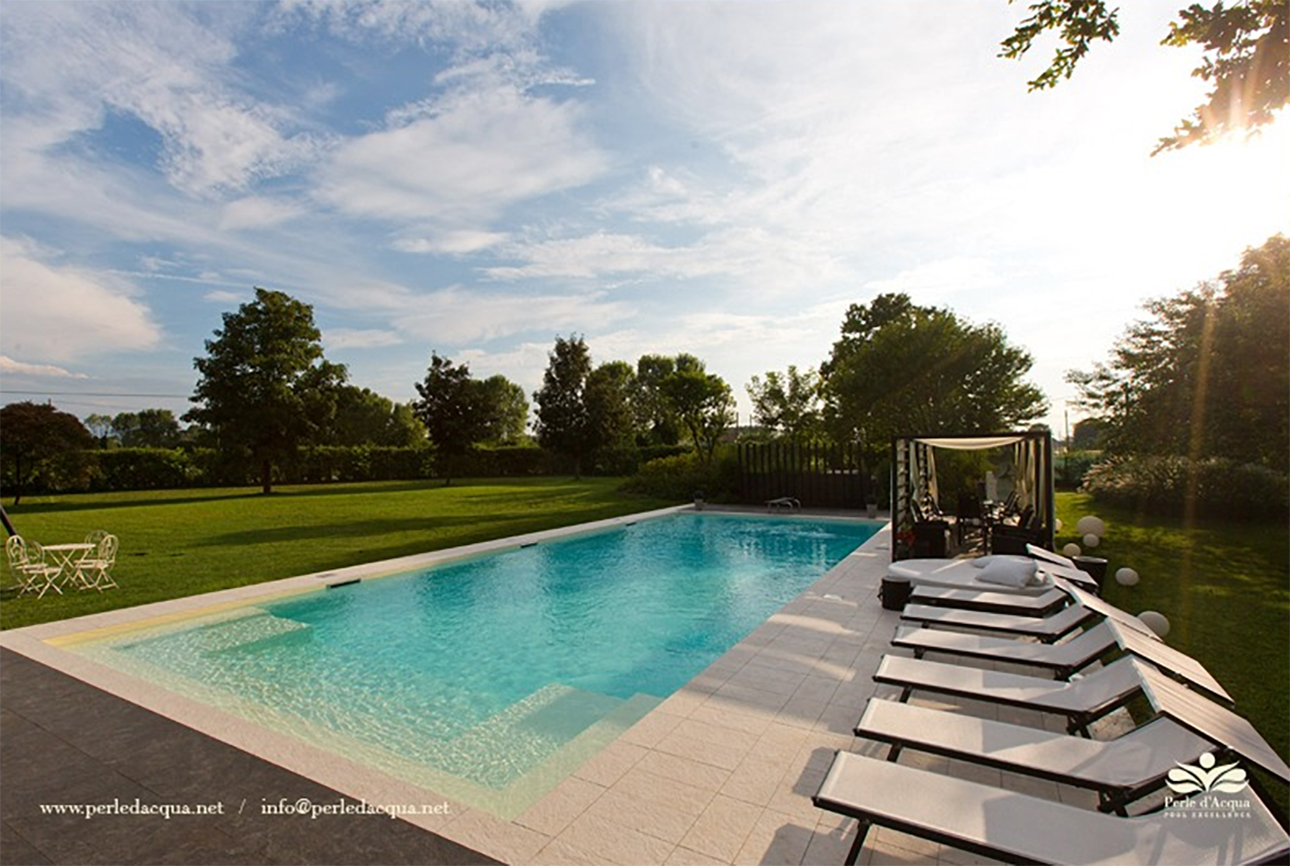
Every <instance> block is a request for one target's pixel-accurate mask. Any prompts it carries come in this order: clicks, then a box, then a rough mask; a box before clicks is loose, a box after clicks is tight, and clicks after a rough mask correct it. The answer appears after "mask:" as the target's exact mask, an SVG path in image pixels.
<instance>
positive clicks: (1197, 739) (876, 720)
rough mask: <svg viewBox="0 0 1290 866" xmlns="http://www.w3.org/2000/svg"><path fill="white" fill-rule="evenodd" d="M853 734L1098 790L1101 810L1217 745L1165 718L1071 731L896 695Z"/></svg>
mask: <svg viewBox="0 0 1290 866" xmlns="http://www.w3.org/2000/svg"><path fill="white" fill-rule="evenodd" d="M855 732H856V735H857V736H861V737H865V738H866V739H870V740H877V741H878V742H882V743H889V744H890V745H891V747H892V750H891V752H890V753H889V754H888V756H887V760H889V761H894V760H896V757H897V755H899V753H900V751H901V750H902V749H905V748H909V749H915V750H917V751H920V752H930V753H932V754H935V755H943V756H945V757H949V758H956V759H960V760H966V761H971V762H973V763H976V764H983V765H985V766H989V767H995V768H998V769H1001V770H1008V771H1011V772H1014V773H1024V774H1026V775H1031V776H1038V777H1039V778H1042V779H1050V780H1052V781H1054V782H1061V783H1063V784H1067V785H1074V786H1076V787H1080V788H1088V789H1091V790H1094V791H1096V792H1097V793H1098V797H1099V799H1100V801H1101V804H1102V805H1101V808H1102V809H1103V811H1120V812H1122V813H1123V810H1124V808H1125V806H1126V804H1128V803H1132V802H1133V801H1135V800H1137V799H1139V798H1140V797H1142V796H1144V795H1145V794H1148V793H1150V792H1152V791H1154V790H1156V789H1157V788H1159V787H1160V786H1162V785H1163V784H1164V782H1165V776H1166V774H1167V773H1168V772H1169V771H1170V770H1171V769H1173V768H1174V767H1176V766H1177V762H1191V763H1194V762H1195V761H1196V760H1198V759H1199V758H1200V756H1201V755H1203V754H1205V753H1206V752H1212V751H1214V750H1216V749H1218V748H1219V745H1218V744H1216V743H1213V742H1211V741H1210V740H1208V739H1206V738H1205V737H1202V736H1200V735H1198V734H1196V733H1194V732H1193V731H1191V730H1189V729H1187V728H1185V727H1183V726H1182V725H1180V724H1178V723H1177V722H1174V721H1172V720H1171V719H1168V718H1156V719H1153V720H1151V721H1150V722H1148V723H1147V724H1145V725H1142V726H1141V727H1137V728H1134V729H1133V730H1131V731H1129V732H1128V733H1126V734H1124V735H1122V736H1120V737H1117V738H1116V739H1114V740H1089V739H1084V738H1083V737H1071V736H1068V735H1066V734H1057V733H1053V732H1051V731H1044V730H1040V729H1037V728H1029V727H1025V726H1024V725H1010V724H1006V723H1004V722H996V721H993V720H990V719H978V718H975V717H973V716H968V715H963V714H962V713H950V712H946V711H944V710H935V709H931V708H929V707H919V706H913V705H911V704H904V703H900V702H898V701H888V700H883V699H881V698H871V699H870V700H869V704H868V706H866V707H865V712H864V715H863V716H862V717H861V718H860V722H859V723H858V724H857V725H856V728H855Z"/></svg>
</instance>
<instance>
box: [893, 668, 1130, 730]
mask: <svg viewBox="0 0 1290 866" xmlns="http://www.w3.org/2000/svg"><path fill="white" fill-rule="evenodd" d="M1146 666H1147V665H1145V664H1144V663H1143V662H1140V661H1138V660H1137V659H1135V658H1134V657H1133V656H1125V657H1124V658H1122V659H1117V660H1116V661H1114V662H1112V663H1111V664H1109V665H1107V666H1106V667H1104V668H1099V669H1097V670H1095V671H1093V672H1092V673H1090V674H1089V675H1088V676H1086V677H1082V678H1080V679H1078V680H1072V681H1070V682H1064V681H1062V680H1050V679H1046V678H1044V677H1028V676H1024V675H1022V674H1010V673H1004V672H1002V671H988V670H982V669H981V668H970V667H965V666H963V665H950V664H943V663H941V662H929V661H927V660H926V659H911V658H906V657H905V656H893V655H885V656H883V657H882V660H881V661H880V662H879V663H878V670H876V671H874V674H873V679H874V681H875V682H878V683H882V684H883V685H888V686H898V687H900V689H901V690H902V691H901V698H900V699H901V700H902V701H905V700H908V699H909V696H910V695H911V694H912V693H913V692H916V691H924V692H933V693H935V694H942V695H952V696H954V697H959V698H969V699H971V700H978V701H986V702H988V703H995V704H1003V705H1005V706H1012V707H1024V708H1026V709H1031V710H1040V711H1042V712H1046V713H1056V714H1059V715H1063V716H1065V717H1066V719H1067V730H1069V731H1072V732H1074V731H1078V732H1079V733H1081V734H1084V735H1085V736H1087V734H1088V726H1089V725H1090V724H1091V723H1092V722H1094V721H1096V720H1097V719H1099V718H1101V717H1102V716H1104V715H1106V714H1107V713H1109V712H1111V711H1112V710H1115V709H1118V708H1119V707H1122V706H1124V705H1125V704H1126V703H1128V701H1129V700H1130V699H1132V698H1133V697H1134V696H1135V695H1137V694H1140V693H1141V692H1142V688H1143V677H1142V675H1141V674H1140V673H1139V669H1140V668H1142V667H1146Z"/></svg>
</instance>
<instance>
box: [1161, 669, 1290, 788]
mask: <svg viewBox="0 0 1290 866" xmlns="http://www.w3.org/2000/svg"><path fill="white" fill-rule="evenodd" d="M1141 676H1142V692H1143V694H1144V695H1146V698H1147V700H1148V702H1150V704H1151V706H1152V708H1153V709H1154V710H1155V711H1156V712H1158V713H1160V714H1161V715H1163V716H1167V717H1168V718H1171V719H1173V720H1174V721H1176V722H1178V723H1179V724H1180V725H1183V726H1185V727H1187V728H1190V729H1191V730H1193V731H1195V732H1196V733H1198V734H1200V735H1201V736H1202V737H1205V738H1206V739H1210V740H1213V741H1214V742H1216V743H1221V744H1222V745H1223V746H1224V747H1226V748H1227V749H1228V750H1229V751H1231V752H1233V753H1235V754H1237V755H1240V757H1241V758H1242V760H1245V761H1249V762H1250V763H1251V764H1253V765H1254V766H1256V767H1259V768H1261V769H1263V770H1265V771H1266V772H1268V773H1270V774H1272V775H1273V776H1276V777H1278V778H1279V779H1281V780H1282V781H1285V782H1290V766H1287V765H1286V762H1285V760H1284V759H1283V758H1282V757H1281V756H1280V755H1279V754H1278V753H1277V752H1276V750H1275V749H1273V748H1272V747H1271V746H1270V745H1268V741H1267V740H1265V739H1263V735H1262V734H1260V733H1259V732H1258V731H1257V730H1255V728H1254V725H1252V724H1250V722H1249V720H1248V719H1246V718H1244V717H1242V716H1239V715H1237V714H1236V713H1234V712H1233V711H1231V710H1229V709H1228V708H1227V707H1225V706H1223V705H1222V704H1219V703H1217V702H1215V701H1212V700H1210V699H1209V698H1207V697H1205V696H1204V695H1202V694H1200V693H1198V692H1195V691H1192V690H1191V689H1189V688H1187V687H1186V686H1183V685H1182V684H1181V683H1177V682H1174V681H1173V680H1171V679H1170V678H1169V677H1167V676H1165V675H1164V674H1162V673H1160V672H1159V671H1157V670H1155V669H1154V668H1153V667H1152V666H1151V665H1142V668H1141Z"/></svg>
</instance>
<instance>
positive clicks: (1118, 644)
mask: <svg viewBox="0 0 1290 866" xmlns="http://www.w3.org/2000/svg"><path fill="white" fill-rule="evenodd" d="M891 643H892V646H897V647H901V648H902V649H909V650H913V652H914V657H915V658H922V657H923V655H924V654H926V653H928V652H937V653H945V654H947V655H956V656H963V657H965V658H975V659H984V660H987V661H997V662H1008V663H1011V664H1020V665H1031V666H1034V667H1042V668H1049V669H1050V670H1052V671H1053V674H1054V676H1056V677H1057V678H1058V679H1069V678H1070V676H1071V674H1073V673H1074V672H1075V671H1078V670H1080V669H1081V668H1085V667H1087V666H1088V665H1090V664H1092V663H1093V662H1095V661H1097V660H1098V659H1100V658H1102V657H1103V656H1105V655H1107V654H1108V653H1109V652H1111V651H1112V650H1116V649H1119V650H1122V651H1124V652H1126V653H1131V654H1132V655H1136V656H1138V657H1140V658H1144V659H1146V660H1147V661H1149V662H1151V663H1152V664H1154V665H1155V666H1156V667H1158V668H1159V669H1160V670H1162V671H1164V672H1165V673H1166V674H1168V675H1170V676H1172V677H1174V678H1176V679H1181V680H1186V681H1187V682H1189V683H1191V684H1192V685H1195V686H1199V687H1200V688H1202V689H1204V690H1205V691H1207V692H1209V693H1210V694H1212V695H1215V696H1216V697H1219V698H1221V699H1223V700H1224V701H1227V702H1228V703H1232V702H1233V700H1232V696H1231V695H1229V694H1228V693H1227V690H1226V689H1224V688H1223V686H1222V685H1221V684H1220V683H1219V682H1218V680H1216V679H1215V678H1214V675H1213V674H1211V673H1210V672H1209V671H1208V670H1206V669H1205V666H1204V665H1202V664H1201V663H1200V662H1198V661H1197V660H1196V659H1194V658H1192V657H1191V656H1189V655H1187V654H1186V653H1184V652H1180V651H1179V650H1176V649H1174V648H1173V647H1170V646H1168V645H1167V644H1165V643H1163V642H1161V641H1158V640H1152V639H1151V638H1149V637H1147V636H1146V635H1144V634H1141V633H1140V632H1138V631H1136V630H1134V629H1132V628H1126V627H1124V626H1123V625H1121V624H1120V623H1118V622H1116V621H1115V620H1112V619H1104V620H1102V621H1101V622H1100V623H1098V624H1097V625H1095V626H1093V627H1092V628H1090V629H1088V630H1087V631H1083V632H1080V633H1079V634H1077V635H1075V636H1073V637H1071V638H1070V639H1069V640H1065V641H1062V642H1061V643H1050V644H1044V643H1033V642H1031V641H1018V640H1011V639H1009V638H999V637H988V636H984V635H973V634H965V633H962V632H953V631H946V630H944V629H938V628H909V627H906V628H901V629H897V631H896V636H895V637H893V638H892V640H891Z"/></svg>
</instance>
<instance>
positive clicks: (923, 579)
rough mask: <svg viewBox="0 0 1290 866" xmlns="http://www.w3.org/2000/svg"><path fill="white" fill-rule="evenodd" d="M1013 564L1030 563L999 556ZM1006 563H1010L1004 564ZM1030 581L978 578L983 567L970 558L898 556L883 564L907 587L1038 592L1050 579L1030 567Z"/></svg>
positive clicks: (983, 574) (1045, 589) (1049, 584)
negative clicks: (1005, 581)
mask: <svg viewBox="0 0 1290 866" xmlns="http://www.w3.org/2000/svg"><path fill="white" fill-rule="evenodd" d="M999 559H1001V560H1008V561H1012V562H1017V563H1027V562H1033V560H1028V559H1027V558H1026V557H1024V556H1010V557H999ZM1007 564H1010V563H1007ZM1031 573H1032V574H1033V575H1034V577H1033V579H1032V580H1033V582H1031V583H1020V582H1018V584H1017V585H1008V584H1006V583H994V582H991V581H989V580H984V579H982V578H983V577H986V570H985V569H984V568H981V567H979V566H978V565H977V562H976V560H972V559H902V560H899V561H897V562H893V563H892V564H891V565H889V566H887V576H888V577H891V578H894V579H896V580H907V581H909V584H910V586H912V587H920V586H939V587H944V588H947V589H975V590H981V591H983V592H1000V593H1008V594H1014V595H1042V594H1043V593H1045V592H1048V591H1049V590H1050V589H1052V588H1053V581H1052V578H1050V577H1048V576H1047V575H1046V574H1044V573H1042V572H1040V571H1038V569H1037V568H1032V569H1031Z"/></svg>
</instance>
